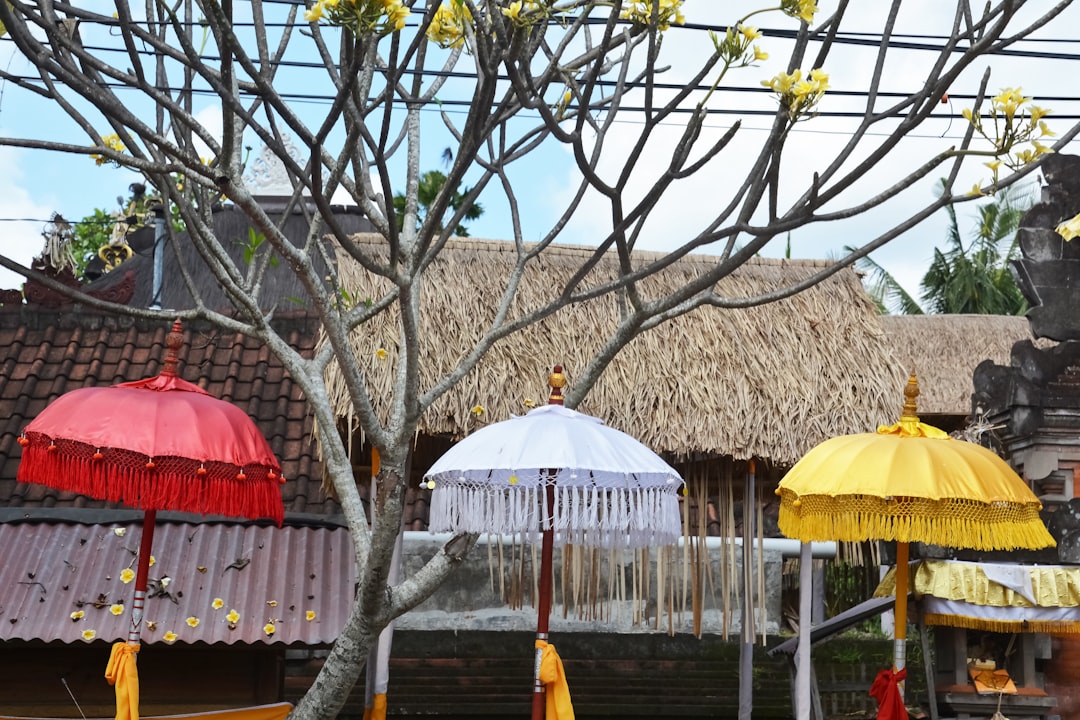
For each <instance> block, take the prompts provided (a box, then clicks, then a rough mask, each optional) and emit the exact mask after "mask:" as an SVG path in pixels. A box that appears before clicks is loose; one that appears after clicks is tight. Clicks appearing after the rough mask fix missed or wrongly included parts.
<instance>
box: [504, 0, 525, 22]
mask: <svg viewBox="0 0 1080 720" xmlns="http://www.w3.org/2000/svg"><path fill="white" fill-rule="evenodd" d="M502 14H503V15H505V16H506V17H508V18H510V19H511V20H517V19H518V18H519V17H521V0H514V2H512V3H510V4H509V5H507V6H506V7H504V8H503V9H502Z"/></svg>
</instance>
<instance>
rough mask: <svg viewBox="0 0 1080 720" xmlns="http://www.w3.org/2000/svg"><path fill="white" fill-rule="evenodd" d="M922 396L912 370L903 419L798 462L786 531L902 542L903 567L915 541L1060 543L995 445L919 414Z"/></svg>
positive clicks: (899, 640) (903, 597) (899, 603)
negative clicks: (958, 434)
mask: <svg viewBox="0 0 1080 720" xmlns="http://www.w3.org/2000/svg"><path fill="white" fill-rule="evenodd" d="M918 394H919V387H918V382H917V380H916V378H915V375H914V373H912V375H911V377H910V378H909V379H908V382H907V387H906V388H905V389H904V396H905V401H904V407H903V413H902V414H901V416H900V422H898V423H896V424H895V425H890V426H887V427H886V426H882V427H879V428H878V430H877V432H876V433H859V434H855V435H843V436H840V437H835V438H831V439H829V440H826V441H825V442H823V443H821V444H820V445H818V446H817V447H815V448H813V449H812V450H811V451H810V452H808V453H807V454H806V455H805V456H804V457H803V458H802V459H801V460H799V462H798V463H796V464H795V466H794V467H793V468H792V469H791V470H790V471H789V472H788V473H787V475H786V476H785V477H784V479H783V480H781V481H780V485H779V487H778V488H777V490H776V493H777V494H778V495H780V498H781V502H780V518H779V525H780V531H781V532H782V533H784V535H786V536H787V537H790V538H797V539H798V540H800V541H802V542H812V541H830V540H834V541H845V542H861V541H864V540H894V541H896V565H897V567H898V568H906V567H907V564H908V543H910V542H924V543H931V544H934V545H944V546H949V547H961V548H973V549H977V550H1010V549H1014V548H1025V549H1036V548H1043V547H1049V546H1052V545H1054V544H1055V543H1054V539H1053V538H1052V537H1051V536H1050V533H1049V532H1048V531H1047V529H1046V526H1045V525H1044V524H1043V522H1042V520H1041V519H1040V518H1039V510H1040V509H1042V504H1041V503H1040V502H1039V499H1038V498H1037V497H1035V494H1034V493H1033V492H1032V491H1031V489H1030V488H1028V486H1027V485H1026V484H1025V483H1024V481H1023V480H1022V479H1021V478H1020V476H1019V475H1017V474H1016V472H1015V471H1013V469H1012V468H1011V467H1009V465H1008V463H1006V462H1005V461H1004V460H1002V459H1001V458H1000V457H998V456H997V455H995V454H994V453H993V452H991V451H990V450H987V449H986V448H984V447H982V446H980V445H976V444H974V443H970V442H965V441H963V440H957V439H954V438H951V437H949V435H948V434H947V433H945V432H944V431H942V430H939V429H938V428H935V427H932V426H930V425H926V424H924V423H921V422H919V418H918V416H917V415H916V405H915V398H916V397H917V396H918ZM907 575H908V574H907V573H906V572H898V573H897V576H896V577H897V582H896V632H895V638H896V641H895V642H896V646H895V652H894V668H893V672H894V674H895V673H899V672H900V671H901V670H903V668H904V645H905V640H906V637H907V593H908V590H907V579H908V578H907ZM901 677H902V676H901Z"/></svg>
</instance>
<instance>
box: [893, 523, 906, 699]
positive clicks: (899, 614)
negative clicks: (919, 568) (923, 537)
mask: <svg viewBox="0 0 1080 720" xmlns="http://www.w3.org/2000/svg"><path fill="white" fill-rule="evenodd" d="M907 596H908V544H907V543H906V542H900V541H897V543H896V605H895V609H894V611H893V615H894V616H895V618H894V619H895V625H894V627H893V672H900V671H901V670H903V669H904V667H905V666H906V665H907ZM897 689H899V690H900V697H904V683H903V682H900V683H898V684H897Z"/></svg>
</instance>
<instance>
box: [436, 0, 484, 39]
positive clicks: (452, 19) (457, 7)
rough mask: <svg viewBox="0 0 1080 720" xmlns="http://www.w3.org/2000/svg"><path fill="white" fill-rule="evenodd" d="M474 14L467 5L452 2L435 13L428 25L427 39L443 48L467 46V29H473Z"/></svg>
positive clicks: (445, 4)
mask: <svg viewBox="0 0 1080 720" xmlns="http://www.w3.org/2000/svg"><path fill="white" fill-rule="evenodd" d="M472 22H473V19H472V12H471V11H470V10H469V8H468V6H466V5H465V3H461V4H458V3H457V2H454V1H453V0H451V2H450V3H449V4H447V3H443V4H442V5H440V6H439V8H438V9H437V10H436V11H435V15H434V16H433V17H432V18H431V24H430V25H428V29H427V38H428V40H430V41H431V42H433V43H435V44H436V45H438V46H439V47H442V48H459V47H462V46H463V45H464V44H465V32H466V28H467V27H468V28H471V27H472Z"/></svg>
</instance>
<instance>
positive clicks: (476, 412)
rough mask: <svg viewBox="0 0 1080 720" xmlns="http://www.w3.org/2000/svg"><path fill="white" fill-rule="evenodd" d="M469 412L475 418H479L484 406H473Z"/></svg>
mask: <svg viewBox="0 0 1080 720" xmlns="http://www.w3.org/2000/svg"><path fill="white" fill-rule="evenodd" d="M469 412H471V413H472V414H473V415H474V416H475V417H480V416H481V415H483V414H484V406H483V405H473V406H472V410H470V411H469Z"/></svg>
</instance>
